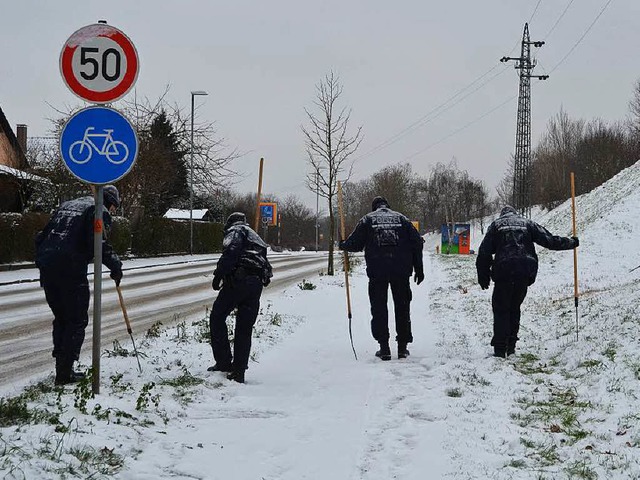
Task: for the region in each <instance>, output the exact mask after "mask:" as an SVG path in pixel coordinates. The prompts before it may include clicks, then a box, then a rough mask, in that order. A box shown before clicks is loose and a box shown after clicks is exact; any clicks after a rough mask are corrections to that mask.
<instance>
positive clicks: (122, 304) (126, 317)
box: [116, 285, 142, 373]
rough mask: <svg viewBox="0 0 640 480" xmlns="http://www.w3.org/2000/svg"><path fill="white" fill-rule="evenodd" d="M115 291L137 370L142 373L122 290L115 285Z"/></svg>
mask: <svg viewBox="0 0 640 480" xmlns="http://www.w3.org/2000/svg"><path fill="white" fill-rule="evenodd" d="M116 291H117V292H118V299H119V300H120V308H122V315H124V323H125V324H126V325H127V332H128V333H129V336H130V337H131V343H133V351H134V352H135V353H136V360H137V361H138V370H140V373H142V367H141V366H140V357H139V356H138V349H137V348H136V342H135V341H134V340H133V330H131V324H130V323H129V315H127V309H126V308H125V306H124V298H122V290H120V286H119V285H116Z"/></svg>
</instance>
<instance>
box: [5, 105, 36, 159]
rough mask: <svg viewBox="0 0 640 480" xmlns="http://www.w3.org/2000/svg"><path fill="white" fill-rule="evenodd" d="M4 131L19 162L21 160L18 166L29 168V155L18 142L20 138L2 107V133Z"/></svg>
mask: <svg viewBox="0 0 640 480" xmlns="http://www.w3.org/2000/svg"><path fill="white" fill-rule="evenodd" d="M3 133H4V135H5V136H6V137H7V139H8V140H9V146H10V147H11V149H12V150H13V151H14V152H15V153H16V155H17V156H18V162H20V164H19V165H18V166H20V167H22V168H28V167H29V163H28V162H27V157H26V156H25V152H23V151H22V148H20V145H19V144H18V138H17V137H16V134H15V133H14V131H13V129H12V128H11V125H10V124H9V121H8V120H7V117H6V116H5V114H4V112H3V111H2V107H0V134H3Z"/></svg>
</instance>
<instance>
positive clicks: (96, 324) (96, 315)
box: [91, 185, 103, 394]
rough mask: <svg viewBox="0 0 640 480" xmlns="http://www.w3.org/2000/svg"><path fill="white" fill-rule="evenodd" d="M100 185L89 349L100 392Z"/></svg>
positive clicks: (96, 389)
mask: <svg viewBox="0 0 640 480" xmlns="http://www.w3.org/2000/svg"><path fill="white" fill-rule="evenodd" d="M102 191H103V187H102V185H98V186H97V188H96V197H95V203H96V212H95V216H94V220H93V349H92V351H91V368H92V372H93V375H92V376H91V390H92V391H93V393H95V394H97V393H100V343H101V342H100V332H101V329H102V235H103V233H102V231H103V225H102V208H103V201H102V194H103V193H102Z"/></svg>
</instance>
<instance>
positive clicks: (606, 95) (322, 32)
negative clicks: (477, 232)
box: [0, 0, 640, 206]
mask: <svg viewBox="0 0 640 480" xmlns="http://www.w3.org/2000/svg"><path fill="white" fill-rule="evenodd" d="M1 1H2V14H1V15H0V39H1V40H2V45H4V48H3V52H2V62H1V63H0V106H1V107H2V109H3V110H4V112H5V114H6V116H7V118H8V120H9V122H10V123H11V124H12V126H14V127H15V124H16V123H26V124H28V126H29V135H31V136H41V135H47V133H48V130H49V122H48V120H47V118H50V117H52V116H55V115H56V113H55V111H54V110H53V109H52V108H51V107H50V106H49V105H52V106H54V107H56V108H65V107H66V106H76V105H79V100H77V98H76V97H75V96H74V95H73V94H72V93H71V92H70V91H69V90H68V89H67V87H66V86H65V85H64V83H63V81H62V79H61V77H60V73H59V68H58V59H59V55H60V50H61V48H62V46H63V45H64V43H65V41H66V40H67V38H68V37H69V36H70V35H71V34H72V33H73V32H74V31H75V30H77V29H78V28H80V27H83V26H85V25H88V24H91V23H95V22H97V20H99V19H105V20H107V21H108V23H109V24H111V25H113V26H115V27H118V28H120V29H121V30H123V31H124V32H125V33H126V34H127V35H128V36H129V37H130V38H131V39H132V40H133V42H134V44H135V45H136V47H137V49H138V54H139V56H140V62H141V66H140V74H139V77H138V81H137V84H136V87H135V88H136V90H137V93H138V95H141V96H147V97H149V98H150V99H154V98H157V97H158V96H159V95H160V94H161V93H162V92H163V91H164V89H165V87H166V86H167V85H170V91H169V99H170V100H171V101H173V102H178V103H180V104H182V105H184V106H185V108H188V107H189V104H190V91H192V90H206V91H208V92H209V96H208V97H198V98H197V100H198V101H197V103H198V105H199V109H198V116H199V118H200V119H201V120H203V121H215V122H216V124H217V129H218V132H219V135H220V136H221V137H224V138H225V139H226V143H227V144H228V145H229V147H232V148H237V149H239V150H240V151H242V152H246V154H245V155H244V156H243V157H242V158H241V159H239V160H238V161H237V162H236V164H235V168H236V170H238V171H239V172H241V173H242V174H244V175H245V178H244V180H242V181H241V182H240V183H239V184H238V189H239V190H241V191H251V190H255V188H256V186H257V171H258V162H259V158H260V157H261V156H262V157H264V158H265V162H266V163H265V176H264V186H263V191H264V192H273V193H275V194H277V195H279V196H285V195H286V194H288V193H294V194H296V195H298V196H300V197H301V198H302V199H303V200H304V201H305V203H307V204H308V205H310V206H312V205H315V197H314V195H313V194H312V193H310V192H308V191H307V190H306V189H305V187H304V176H305V173H306V172H307V171H308V165H307V163H306V156H305V150H304V140H303V136H302V134H301V131H300V125H301V124H304V123H305V114H304V108H305V107H308V108H311V107H312V106H313V101H314V98H315V85H316V84H317V83H318V82H319V81H320V80H321V79H322V77H323V76H324V75H325V74H327V73H328V72H330V71H331V70H333V71H334V72H335V73H336V74H337V75H338V76H339V77H340V80H341V82H342V84H343V86H344V93H343V96H342V105H344V106H347V107H350V108H351V109H352V115H351V123H352V129H353V131H355V129H356V127H358V126H360V125H362V127H363V133H364V141H363V142H362V145H361V147H360V150H359V152H358V154H357V157H358V160H357V162H356V168H355V172H354V177H353V178H354V179H355V180H359V179H362V178H365V177H367V176H369V175H371V174H372V173H374V172H376V171H378V170H380V169H381V168H383V167H384V166H386V165H390V164H396V163H403V162H407V161H408V162H410V163H411V164H412V166H413V169H414V171H416V172H418V173H421V174H427V173H428V172H429V169H430V168H431V167H432V166H433V165H434V164H435V163H437V162H448V161H450V160H451V158H452V157H456V158H457V161H458V165H459V167H460V168H462V169H466V170H468V171H469V173H470V174H471V175H472V176H473V177H475V178H480V179H482V180H484V181H485V182H486V184H487V186H489V187H490V188H491V189H492V190H493V188H494V187H495V186H496V185H497V183H498V182H499V180H500V178H501V177H502V175H503V173H504V169H505V167H506V164H507V162H508V160H509V156H510V155H511V154H512V152H513V150H514V142H515V139H514V137H515V120H516V109H517V100H516V96H517V92H518V78H517V73H516V72H515V70H514V69H513V63H511V64H508V65H507V66H505V65H506V64H501V63H499V59H500V58H501V57H502V56H504V55H507V54H510V53H511V55H512V56H517V55H518V54H519V48H520V46H519V39H520V38H521V37H522V29H523V26H524V23H525V22H526V21H529V20H531V22H530V32H531V39H532V40H545V41H546V42H547V44H546V45H545V46H544V47H542V48H541V49H534V54H535V55H536V57H537V59H538V67H537V68H536V71H535V73H536V74H545V73H551V78H550V79H549V80H548V81H546V82H534V83H533V87H532V130H533V133H532V138H533V143H534V145H535V143H536V139H537V138H538V137H539V136H540V135H541V133H542V132H543V131H544V128H545V125H546V123H547V122H548V120H549V119H550V118H551V117H552V116H553V115H555V114H556V113H557V112H558V111H559V109H560V108H561V107H563V108H564V109H565V110H566V111H567V112H568V113H569V115H571V116H572V117H581V118H586V119H591V118H595V117H600V118H602V119H604V120H607V121H617V120H622V119H624V118H625V117H626V115H627V112H628V102H629V99H630V98H631V95H632V89H633V85H634V83H635V81H636V80H637V79H638V78H640V66H639V65H640V64H639V63H638V55H637V46H638V45H640V28H638V25H639V23H638V22H639V20H640V1H638V0H613V1H611V0H578V1H572V0H540V1H538V0H464V1H457V2H456V1H442V0H440V1H433V0H420V1H419V0H415V1H414V0H411V1H401V0H398V1H394V2H391V1H388V0H387V1H381V0H367V1H364V0H359V1H351V0H330V1H326V0H325V1H315V2H308V1H303V0H271V1H228V2H213V1H196V0H190V1H184V0H181V1H172V2H166V1H162V0H154V1H151V0H144V1H140V0H136V1H131V0H110V1H108V2H107V1H102V2H99V1H92V0H91V1H83V2H71V1H66V0H57V1H55V2H54V1H36V0H20V1H15V2H10V1H9V0H1ZM607 4H608V6H607V8H606V9H605V10H604V13H603V14H602V16H601V17H600V18H599V20H598V21H597V23H596V24H595V25H594V26H593V28H592V29H591V31H589V33H588V34H587V35H586V37H585V38H584V39H583V40H582V41H581V43H580V44H579V45H578V46H577V47H576V48H575V50H574V51H573V53H572V54H571V55H570V56H568V57H567V58H566V59H565V60H564V61H562V59H563V58H564V57H565V55H566V54H567V53H568V52H569V51H570V50H571V48H572V47H573V46H574V45H575V44H576V42H578V41H579V39H580V37H581V36H582V35H583V34H584V33H585V31H586V30H587V29H588V27H589V26H590V25H591V23H592V22H593V21H594V20H595V19H596V17H597V16H598V14H599V13H600V12H601V11H602V9H603V7H605V5H607ZM567 6H568V7H569V8H568V9H567V10H566V13H565V14H564V16H562V14H563V12H564V11H565V9H566V7H567ZM561 16H562V17H561ZM558 20H560V21H559V23H557V25H556V27H555V28H553V27H554V24H556V22H557V21H558ZM516 46H517V48H515V49H514V47H516ZM557 65H558V66H557ZM556 66H557V68H555V67H556ZM484 74H486V75H485V76H484V77H482V78H481V79H480V80H478V82H476V83H474V84H473V85H471V86H470V87H469V88H468V89H466V90H464V91H463V92H461V93H460V95H458V96H457V97H455V98H454V100H453V101H451V102H449V103H448V104H447V106H449V107H450V106H451V105H452V104H453V103H455V102H459V103H458V104H457V105H455V106H453V107H451V108H447V109H446V110H445V111H442V110H444V109H440V110H436V112H433V110H434V109H436V108H437V107H438V106H440V105H441V104H443V103H444V102H446V101H447V100H448V99H450V98H451V97H452V96H454V95H456V94H457V93H459V92H460V90H461V89H464V88H465V87H467V86H469V84H471V83H472V82H473V81H474V80H477V79H478V78H479V77H481V76H482V75H484ZM485 82H488V83H486V85H484V86H482V87H481V88H479V89H478V87H480V86H481V85H483V83H485ZM476 89H477V91H475V92H473V90H476ZM465 96H466V98H464V99H463V97H465ZM505 102H506V103H505ZM500 105H502V106H500ZM499 106H500V107H499ZM430 112H433V113H431V114H430ZM438 113H439V114H438ZM436 114H438V115H436ZM481 117H482V118H481ZM477 119H479V120H478V121H476V120H477ZM420 120H429V121H427V122H426V123H425V122H424V121H423V123H422V124H418V126H419V128H411V129H409V130H407V131H405V130H406V129H407V128H408V127H411V126H412V125H414V124H415V122H417V121H420ZM472 122H473V123H472ZM470 123H471V125H469V124H470ZM464 127H466V128H464ZM403 131H404V132H405V134H404V136H400V137H398V136H397V135H398V134H399V133H400V132H403ZM390 140H395V141H394V143H392V144H390V145H388V146H387V147H386V148H379V147H380V146H381V145H385V142H386V143H389V141H390Z"/></svg>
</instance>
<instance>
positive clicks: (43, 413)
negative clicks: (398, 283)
mask: <svg viewBox="0 0 640 480" xmlns="http://www.w3.org/2000/svg"><path fill="white" fill-rule="evenodd" d="M638 184H640V164H636V165H635V166H634V167H631V168H630V169H628V170H626V171H624V172H622V173H621V174H619V175H618V176H617V177H615V178H614V179H612V180H611V181H609V182H608V183H607V184H605V185H603V186H602V187H600V188H598V189H596V190H595V191H594V192H592V193H590V194H587V195H584V196H582V197H580V198H579V199H578V212H579V215H578V224H579V232H578V234H579V236H580V239H581V246H580V248H579V267H580V285H581V291H582V292H583V294H582V296H581V297H580V303H579V322H580V330H579V339H578V340H577V341H576V327H575V309H574V299H573V266H572V265H573V255H572V252H571V251H566V252H549V251H545V250H544V249H539V254H540V273H539V277H538V281H537V283H536V284H535V285H534V286H533V287H532V288H531V289H530V291H529V295H528V297H527V299H526V300H525V304H524V308H523V318H522V328H521V335H520V337H521V341H520V342H519V344H518V352H517V354H516V355H515V356H514V357H510V358H508V359H506V360H505V359H496V358H493V357H491V356H490V354H491V352H492V350H491V348H490V346H489V340H490V338H491V306H490V293H489V292H490V291H489V292H487V291H482V290H480V288H479V287H478V286H477V285H476V281H475V280H476V279H475V265H474V262H475V257H474V256H469V257H456V256H442V255H436V254H435V251H434V248H431V247H432V245H431V243H427V245H428V248H427V247H426V248H425V257H424V258H425V266H426V280H425V282H424V283H423V284H422V285H420V286H418V287H415V286H414V287H413V293H414V300H413V303H412V319H413V331H414V338H415V341H414V343H413V344H412V345H410V350H411V356H410V357H409V358H408V359H406V360H398V359H396V358H394V359H393V360H391V361H390V362H381V361H379V360H377V359H376V358H375V357H374V356H373V353H374V351H375V350H376V347H377V345H376V344H375V342H373V340H372V339H371V335H370V333H369V306H368V299H367V279H366V277H365V275H364V270H363V265H360V266H358V267H357V268H356V269H355V271H354V273H353V275H352V278H351V285H352V304H353V308H352V310H353V337H354V342H355V348H356V351H357V353H358V360H357V361H356V360H355V359H354V358H353V354H352V352H351V347H350V344H349V336H348V328H347V315H346V305H345V297H344V282H343V281H344V278H343V276H341V275H336V276H334V277H328V276H320V277H314V278H309V279H308V280H307V282H308V283H309V285H307V286H308V287H309V286H315V287H316V288H315V289H302V288H301V287H303V286H305V284H304V283H301V284H300V285H299V286H294V287H290V288H288V289H287V290H284V291H270V290H269V289H267V290H265V294H264V295H263V301H262V310H261V314H260V316H259V319H258V322H257V325H256V328H255V335H254V349H253V351H254V355H253V360H254V361H252V362H251V363H250V368H249V370H248V371H247V376H246V379H247V383H246V384H244V385H240V384H236V383H232V382H229V381H227V380H226V379H225V378H224V376H223V375H222V374H218V373H209V372H207V371H206V368H207V367H208V366H209V365H211V364H212V358H211V357H212V356H211V351H210V347H209V345H208V343H207V341H206V334H207V329H206V327H207V321H206V318H204V317H202V318H197V317H195V318H186V319H185V320H184V323H183V324H180V325H178V326H177V327H176V326H173V327H170V328H165V327H164V326H162V325H158V326H157V328H154V329H151V330H150V331H149V332H147V334H146V335H142V334H140V335H139V336H138V338H136V340H137V345H138V349H139V350H140V352H141V353H142V354H143V355H144V357H143V358H142V359H141V362H142V367H143V373H142V374H139V373H138V372H137V369H136V363H135V359H134V358H132V357H130V356H124V355H127V354H129V353H131V352H130V350H131V348H130V345H129V344H128V343H123V344H121V345H115V346H107V348H106V349H105V353H104V356H103V358H102V389H101V393H100V395H98V396H96V397H95V398H91V396H90V388H89V387H88V386H87V385H79V386H78V387H76V388H75V389H74V388H73V387H66V388H65V389H57V390H54V389H53V388H52V386H51V385H52V381H51V378H48V379H43V382H42V383H40V384H37V385H35V386H32V387H30V388H28V389H27V390H25V391H24V392H20V391H3V392H0V394H1V395H4V396H5V398H4V400H3V403H2V408H1V409H0V427H2V428H0V474H2V475H4V476H5V477H6V478H27V479H32V478H39V479H40V478H42V479H44V478H52V479H59V478H88V477H90V476H91V478H120V479H224V480H229V479H233V480H245V479H246V480H249V479H251V480H256V479H257V480H260V479H265V480H275V479H279V480H289V479H291V480H294V479H295V480H298V479H322V480H324V479H347V480H383V479H384V480H388V479H407V480H409V479H416V480H417V479H421V480H422V479H441V478H442V479H563V478H579V479H599V478H612V479H632V478H640V345H639V343H640V314H639V313H638V310H639V308H640V288H639V287H640V269H638V270H635V271H630V270H631V269H632V268H634V267H636V266H637V265H640V250H639V249H638V247H637V240H638V238H639V237H640V235H639V234H640V231H639V228H640V227H638V224H637V221H638V219H639V218H640V192H638V190H637V185H638ZM535 219H536V220H538V221H539V222H540V223H542V224H544V225H545V226H547V227H548V228H549V229H550V230H551V231H552V232H554V233H556V234H559V235H568V234H569V233H570V229H571V216H570V204H569V203H568V202H567V203H565V204H563V205H561V206H560V207H559V208H557V209H555V210H554V211H552V212H549V213H542V212H536V214H535ZM480 240H481V235H476V237H475V243H476V245H475V247H477V243H479V242H480ZM85 352H86V355H88V354H89V352H88V351H87V349H86V348H85ZM85 360H86V363H89V361H90V359H89V357H88V356H87V357H86V358H85ZM20 394H21V397H19V398H17V397H16V396H17V395H20ZM9 413H11V415H9ZM9 420H11V421H9Z"/></svg>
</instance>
